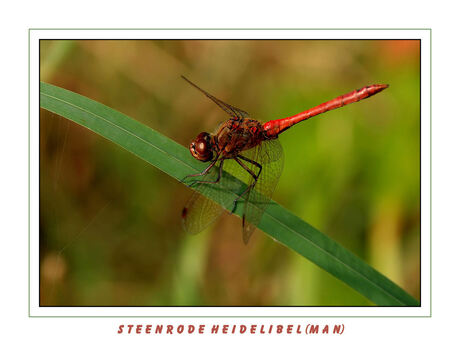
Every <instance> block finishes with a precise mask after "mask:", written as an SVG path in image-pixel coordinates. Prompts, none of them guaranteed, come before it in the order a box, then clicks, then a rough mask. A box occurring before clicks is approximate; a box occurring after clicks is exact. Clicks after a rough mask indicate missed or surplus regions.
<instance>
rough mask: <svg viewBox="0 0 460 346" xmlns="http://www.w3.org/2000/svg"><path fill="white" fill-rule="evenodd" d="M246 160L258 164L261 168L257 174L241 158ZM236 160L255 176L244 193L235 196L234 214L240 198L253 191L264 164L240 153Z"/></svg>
mask: <svg viewBox="0 0 460 346" xmlns="http://www.w3.org/2000/svg"><path fill="white" fill-rule="evenodd" d="M240 159H241V160H244V161H247V162H250V163H252V164H253V165H255V166H257V167H258V168H259V172H258V173H257V174H255V173H254V172H253V171H252V170H251V169H249V168H248V166H246V165H245V164H244V163H243V162H241V160H240ZM234 160H235V161H236V162H237V163H238V164H239V165H240V166H241V167H243V168H244V169H245V170H246V171H247V172H248V173H249V174H250V175H251V176H252V177H253V178H254V180H253V182H252V183H251V185H248V187H247V188H246V189H245V190H244V191H243V193H242V194H240V195H239V196H238V197H237V198H235V200H234V201H233V208H232V214H233V213H234V212H235V210H236V204H237V202H238V200H239V199H240V198H242V197H243V196H244V195H246V194H247V193H249V192H250V191H251V189H252V188H253V187H254V186H255V185H256V183H257V180H258V179H259V176H260V173H262V165H261V164H260V163H258V162H256V161H254V160H251V159H248V158H247V157H244V156H241V155H238V156H237V157H235V158H234Z"/></svg>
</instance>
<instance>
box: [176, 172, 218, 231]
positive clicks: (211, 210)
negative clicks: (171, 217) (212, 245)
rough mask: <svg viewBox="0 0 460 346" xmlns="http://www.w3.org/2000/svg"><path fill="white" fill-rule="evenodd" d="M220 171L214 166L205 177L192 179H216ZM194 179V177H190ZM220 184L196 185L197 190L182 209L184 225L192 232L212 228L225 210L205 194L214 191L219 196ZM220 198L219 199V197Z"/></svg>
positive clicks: (186, 229)
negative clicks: (204, 194)
mask: <svg viewBox="0 0 460 346" xmlns="http://www.w3.org/2000/svg"><path fill="white" fill-rule="evenodd" d="M217 176H218V171H217V169H216V168H215V167H214V168H213V169H211V171H210V172H209V173H208V174H207V175H205V176H203V177H195V178H193V180H191V181H197V180H201V181H210V182H212V181H216V179H217ZM190 179H192V178H190ZM219 185H220V184H207V183H197V184H196V185H194V188H195V192H194V193H193V195H192V197H190V199H189V201H188V202H187V204H186V205H185V207H184V209H183V210H182V225H183V228H184V230H185V231H186V232H187V233H190V234H197V233H200V232H202V231H204V230H205V229H207V228H212V227H213V226H214V224H215V223H216V222H217V220H218V218H219V216H220V215H221V214H222V212H223V208H222V207H221V206H220V205H219V204H218V203H216V202H214V201H213V200H211V199H208V198H206V197H205V196H203V193H204V192H206V193H212V194H214V196H216V197H217V199H218V196H219V188H220V187H219ZM218 200H219V199H218Z"/></svg>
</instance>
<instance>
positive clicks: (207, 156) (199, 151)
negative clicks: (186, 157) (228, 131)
mask: <svg viewBox="0 0 460 346" xmlns="http://www.w3.org/2000/svg"><path fill="white" fill-rule="evenodd" d="M189 149H190V153H191V154H192V156H193V157H194V158H195V159H197V160H200V161H203V162H206V161H209V160H211V159H212V157H213V151H212V146H211V136H210V135H209V133H207V132H201V133H200V134H199V135H198V136H197V137H196V139H195V140H194V141H193V142H192V143H190V147H189Z"/></svg>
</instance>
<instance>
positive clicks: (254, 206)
mask: <svg viewBox="0 0 460 346" xmlns="http://www.w3.org/2000/svg"><path fill="white" fill-rule="evenodd" d="M241 156H243V157H245V158H247V159H249V160H252V161H255V162H257V163H259V164H260V165H261V166H262V170H261V172H260V175H259V178H258V179H257V182H256V184H255V185H254V187H253V188H252V189H250V190H249V192H248V193H246V194H245V195H244V196H242V201H243V202H244V211H243V241H244V243H245V244H247V243H248V241H249V238H250V237H251V235H252V234H253V233H254V230H255V229H256V227H257V225H258V224H259V222H260V219H261V218H262V215H263V213H264V212H265V209H266V208H267V206H268V204H269V203H270V201H271V197H272V195H273V192H274V191H275V188H276V185H277V184H278V181H279V178H280V176H281V172H282V170H283V165H284V155H283V148H282V147H281V144H280V143H279V141H278V140H277V139H273V140H267V141H263V142H262V143H261V144H260V145H258V146H256V147H254V148H252V149H250V150H247V151H244V152H242V153H241ZM244 164H245V165H246V166H247V167H248V168H249V169H250V170H251V171H253V172H254V173H255V174H257V173H258V172H259V167H257V165H255V164H252V163H250V162H247V161H244ZM225 169H226V170H227V171H228V172H230V173H231V174H232V175H234V176H236V177H237V178H238V179H240V180H242V181H245V182H247V184H248V186H249V185H251V184H252V183H253V182H254V178H253V177H252V176H251V175H250V174H249V173H248V172H247V171H246V170H245V169H244V168H242V167H241V166H240V165H239V164H238V163H237V162H235V161H232V162H231V165H227V166H226V168H225Z"/></svg>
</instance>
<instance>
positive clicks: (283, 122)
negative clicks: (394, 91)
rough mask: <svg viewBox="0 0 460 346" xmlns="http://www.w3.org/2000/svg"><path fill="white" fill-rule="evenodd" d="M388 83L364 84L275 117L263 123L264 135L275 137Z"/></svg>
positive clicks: (362, 97)
mask: <svg viewBox="0 0 460 346" xmlns="http://www.w3.org/2000/svg"><path fill="white" fill-rule="evenodd" d="M387 87H388V84H373V85H369V86H365V87H363V88H361V89H358V90H354V91H352V92H349V93H348V94H344V95H341V96H338V97H336V98H334V99H332V100H330V101H327V102H324V103H322V104H320V105H318V106H316V107H313V108H310V109H308V110H306V111H303V112H301V113H299V114H296V115H293V116H290V117H287V118H283V119H276V120H271V121H269V122H266V123H265V124H264V130H265V135H266V136H267V137H269V138H276V137H277V136H278V134H280V133H281V132H283V131H285V130H287V129H288V128H290V127H291V126H293V125H295V124H297V123H299V122H301V121H304V120H307V119H310V118H312V117H314V116H315V115H318V114H321V113H325V112H327V111H330V110H333V109H336V108H340V107H343V106H345V105H348V104H350V103H353V102H358V101H360V100H363V99H365V98H368V97H370V96H372V95H375V94H377V93H378V92H380V91H382V90H383V89H385V88H387Z"/></svg>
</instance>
